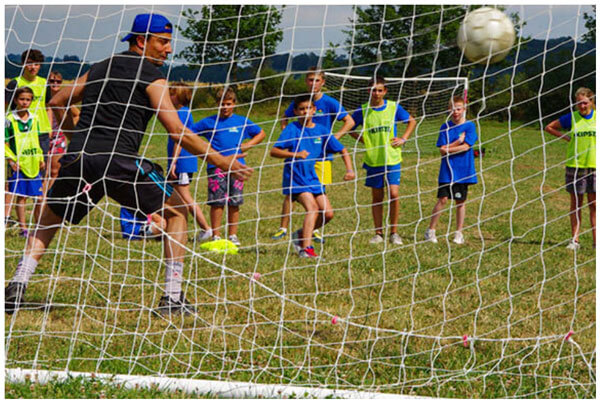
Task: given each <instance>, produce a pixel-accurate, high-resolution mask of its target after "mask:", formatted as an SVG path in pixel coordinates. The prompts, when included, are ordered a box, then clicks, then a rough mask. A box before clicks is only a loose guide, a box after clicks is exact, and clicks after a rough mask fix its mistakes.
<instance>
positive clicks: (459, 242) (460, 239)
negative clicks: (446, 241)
mask: <svg viewBox="0 0 600 403" xmlns="http://www.w3.org/2000/svg"><path fill="white" fill-rule="evenodd" d="M452 242H454V243H455V244H457V245H462V244H464V243H465V237H464V236H463V234H462V232H460V231H456V233H455V234H454V239H453V240H452Z"/></svg>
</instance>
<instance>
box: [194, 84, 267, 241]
mask: <svg viewBox="0 0 600 403" xmlns="http://www.w3.org/2000/svg"><path fill="white" fill-rule="evenodd" d="M217 101H218V102H219V104H220V106H219V113H218V115H212V116H209V117H207V118H204V119H202V120H201V121H199V122H198V123H196V124H194V126H193V127H192V130H193V131H194V132H196V133H198V134H199V135H201V136H204V137H206V139H207V140H208V141H209V142H210V145H211V146H212V148H214V149H215V150H217V151H218V152H219V153H220V154H221V155H224V156H229V155H235V154H242V153H245V152H246V151H248V150H249V149H251V148H252V147H254V146H255V145H257V144H259V143H260V142H261V141H263V140H264V138H265V136H266V135H265V132H264V130H263V129H261V128H260V127H259V126H258V125H257V124H255V123H254V122H252V121H251V120H250V119H248V118H246V117H244V116H241V115H236V114H234V113H233V109H234V108H235V105H236V103H237V96H236V94H235V91H234V90H233V89H231V88H229V89H227V90H226V91H224V90H220V91H219V92H218V93H217ZM246 139H250V140H248V141H246V142H245V143H243V141H244V140H246ZM239 162H241V163H242V164H245V163H246V162H245V161H244V159H243V158H240V159H239ZM207 173H208V204H209V205H210V223H211V226H212V232H213V240H215V241H216V240H219V239H221V229H220V227H221V219H222V218H223V209H224V207H225V206H227V224H228V225H227V232H228V235H229V240H230V241H231V242H233V243H234V244H235V245H237V246H240V241H239V239H238V236H237V229H238V222H239V219H240V206H241V205H242V204H243V203H244V196H243V193H244V182H242V181H239V180H237V179H235V178H233V177H232V176H231V175H228V174H227V173H226V172H223V171H222V170H221V169H220V168H217V167H215V166H214V165H212V164H207Z"/></svg>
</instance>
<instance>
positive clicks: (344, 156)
mask: <svg viewBox="0 0 600 403" xmlns="http://www.w3.org/2000/svg"><path fill="white" fill-rule="evenodd" d="M341 153H342V159H343V160H344V165H346V174H345V175H344V180H345V181H351V180H353V179H354V178H355V177H356V175H355V174H354V169H353V167H352V160H351V159H350V154H348V150H346V148H345V147H344V149H343V150H342V152H341Z"/></svg>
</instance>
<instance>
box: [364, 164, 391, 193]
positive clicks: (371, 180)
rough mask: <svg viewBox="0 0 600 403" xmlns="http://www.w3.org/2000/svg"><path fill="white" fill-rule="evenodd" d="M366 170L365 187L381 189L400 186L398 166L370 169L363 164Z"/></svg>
mask: <svg viewBox="0 0 600 403" xmlns="http://www.w3.org/2000/svg"><path fill="white" fill-rule="evenodd" d="M363 168H365V169H366V170H367V178H366V179H365V186H368V187H370V188H375V189H381V188H383V187H385V186H389V185H400V164H396V165H385V166H382V167H370V166H368V165H365V164H363Z"/></svg>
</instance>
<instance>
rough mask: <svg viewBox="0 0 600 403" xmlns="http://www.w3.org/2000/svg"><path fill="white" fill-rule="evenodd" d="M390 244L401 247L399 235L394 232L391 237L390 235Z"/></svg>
mask: <svg viewBox="0 0 600 403" xmlns="http://www.w3.org/2000/svg"><path fill="white" fill-rule="evenodd" d="M390 242H391V243H392V244H393V245H402V238H400V235H398V234H397V233H395V232H394V233H393V234H392V235H390Z"/></svg>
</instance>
